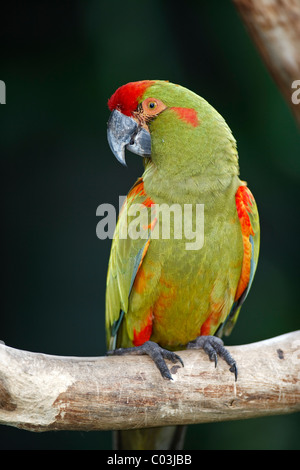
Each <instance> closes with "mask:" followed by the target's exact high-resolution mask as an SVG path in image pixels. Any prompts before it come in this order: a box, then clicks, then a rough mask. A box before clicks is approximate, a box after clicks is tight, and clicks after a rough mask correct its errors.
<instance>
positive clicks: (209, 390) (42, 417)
mask: <svg viewBox="0 0 300 470" xmlns="http://www.w3.org/2000/svg"><path fill="white" fill-rule="evenodd" d="M228 350H229V351H230V353H231V354H232V355H233V357H234V358H235V359H236V361H237V364H238V370H239V374H238V380H237V382H235V381H234V375H233V374H232V373H231V372H229V370H228V366H227V364H226V363H225V362H224V361H223V360H222V359H220V360H219V362H218V365H217V368H215V367H214V363H212V362H210V361H209V359H208V357H207V356H206V355H205V353H204V352H203V351H195V350H189V351H181V352H180V353H179V354H180V355H181V357H182V359H183V361H184V365H185V366H184V368H182V367H179V366H177V365H173V364H169V366H170V370H171V372H172V374H173V379H174V380H172V381H167V380H164V379H162V377H161V375H160V373H159V371H158V370H157V368H156V366H155V365H154V364H153V362H152V360H151V359H149V358H148V357H146V356H127V357H125V356H123V357H119V356H113V357H95V358H88V357H87V358H76V357H59V356H49V355H45V354H40V353H33V352H26V351H21V350H17V349H13V348H10V347H7V346H5V345H3V344H0V424H6V425H10V426H15V427H18V428H23V429H28V430H31V431H49V430H86V431H95V430H109V429H129V428H136V427H152V426H161V425H171V424H190V423H204V422H213V421H224V420H234V419H244V418H253V417H258V416H267V415H275V414H286V413H291V412H295V411H299V410H300V385H299V379H300V331H297V332H293V333H289V334H286V335H282V336H279V337H276V338H272V339H269V340H266V341H261V342H258V343H253V344H248V345H243V346H234V347H228Z"/></svg>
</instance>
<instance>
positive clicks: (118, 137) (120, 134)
mask: <svg viewBox="0 0 300 470" xmlns="http://www.w3.org/2000/svg"><path fill="white" fill-rule="evenodd" d="M107 140H108V143H109V146H110V148H111V151H112V152H113V154H114V156H115V157H116V159H117V160H119V162H120V163H122V165H125V166H126V162H125V148H127V150H129V151H130V152H133V153H136V154H137V155H141V156H142V157H149V156H150V155H151V137H150V133H149V132H148V131H146V129H144V128H143V127H140V126H139V125H138V123H137V122H136V121H135V120H134V119H133V118H131V117H129V116H125V115H124V114H122V113H120V111H118V110H116V109H115V110H114V111H113V112H112V113H111V115H110V118H109V120H108V124H107Z"/></svg>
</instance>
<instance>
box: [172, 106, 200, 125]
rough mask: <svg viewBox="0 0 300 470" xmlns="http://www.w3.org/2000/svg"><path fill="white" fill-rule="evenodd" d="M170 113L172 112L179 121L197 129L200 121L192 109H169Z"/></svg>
mask: <svg viewBox="0 0 300 470" xmlns="http://www.w3.org/2000/svg"><path fill="white" fill-rule="evenodd" d="M170 109H171V110H172V111H174V112H175V113H176V114H177V116H178V117H179V119H181V120H182V121H185V122H187V123H188V124H191V125H192V126H193V127H197V126H199V124H200V121H199V119H198V116H197V113H196V111H195V110H194V109H192V108H177V107H172V108H170Z"/></svg>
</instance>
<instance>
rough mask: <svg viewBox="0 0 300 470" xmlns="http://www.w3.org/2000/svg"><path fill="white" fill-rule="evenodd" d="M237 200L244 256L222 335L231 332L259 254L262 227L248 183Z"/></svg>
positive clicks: (251, 279)
mask: <svg viewBox="0 0 300 470" xmlns="http://www.w3.org/2000/svg"><path fill="white" fill-rule="evenodd" d="M235 201H236V208H237V213H238V217H239V220H240V224H241V231H242V237H243V246H244V257H243V264H242V271H241V276H240V279H239V283H238V286H237V290H236V294H235V300H234V303H233V305H232V308H231V310H230V313H229V315H228V317H227V318H226V320H225V322H224V323H223V324H222V325H220V327H219V329H218V331H217V332H216V335H217V336H221V335H222V334H223V333H224V334H225V335H226V336H227V335H229V334H230V333H231V331H232V329H233V327H234V325H235V323H236V321H237V318H238V315H239V313H240V310H241V307H242V305H243V303H244V301H245V300H246V297H247V295H248V293H249V291H250V288H251V285H252V281H253V278H254V274H255V271H256V267H257V262H258V255H259V245H260V228H259V216H258V210H257V206H256V202H255V199H254V197H253V195H252V193H251V191H250V189H249V188H248V187H247V186H246V185H241V186H239V188H238V189H237V192H236V196H235Z"/></svg>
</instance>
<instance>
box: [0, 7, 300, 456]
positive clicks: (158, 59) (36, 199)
mask: <svg viewBox="0 0 300 470" xmlns="http://www.w3.org/2000/svg"><path fill="white" fill-rule="evenodd" d="M174 5H177V4H176V3H174V2H173V1H170V0H165V1H162V0H161V1H160V0H152V2H141V1H136V0H133V1H131V2H123V1H120V0H110V1H109V2H102V1H97V0H88V1H83V0H81V1H80V0H75V1H57V0H55V1H54V0H52V1H50V0H40V1H36V2H22V1H14V0H12V1H10V2H6V3H5V5H3V6H1V29H0V51H1V53H0V79H1V80H3V81H4V82H5V83H6V90H7V96H6V103H7V104H6V105H2V106H1V107H0V151H1V188H2V191H3V193H2V198H1V208H2V209H1V211H2V212H1V213H2V216H1V220H2V229H1V237H2V242H1V244H0V249H1V263H2V282H1V320H0V325H1V328H0V339H1V340H3V341H4V342H5V343H6V344H7V345H8V346H12V347H15V348H20V349H25V350H29V351H35V352H43V353H47V354H57V355H66V356H67V355H71V356H76V355H77V356H97V355H104V354H105V335H104V302H105V281H106V270H107V264H108V258H109V251H110V246H111V240H109V239H107V240H99V239H98V238H97V237H96V225H97V222H98V221H99V218H97V217H96V209H97V207H98V205H99V204H102V203H110V204H113V205H115V207H118V198H119V195H125V194H127V191H128V189H129V188H130V187H131V185H132V184H133V182H134V181H135V180H136V178H137V177H138V176H139V175H141V174H142V161H141V159H140V158H139V157H137V156H136V155H133V154H128V156H127V164H128V167H127V168H124V167H122V166H121V165H120V164H119V163H118V162H117V160H116V159H115V158H114V157H113V155H112V153H111V151H110V150H109V147H108V144H107V141H106V123H107V119H108V116H109V112H108V109H107V99H108V98H109V97H110V95H111V94H112V93H113V92H114V91H115V90H116V88H117V87H118V86H120V85H122V84H124V83H126V82H129V81H136V80H142V79H166V80H169V81H172V82H175V83H179V84H181V85H183V86H185V87H187V88H189V89H191V90H193V91H194V92H196V93H198V94H199V95H201V96H203V97H204V98H205V99H206V100H207V101H208V102H210V103H211V104H212V105H213V106H214V107H215V108H216V109H217V110H218V111H219V112H220V113H221V114H222V115H223V116H224V118H225V119H226V121H227V122H228V124H229V126H230V127H231V129H232V131H233V134H234V136H235V138H236V139H237V142H238V151H239V156H240V169H241V178H242V179H244V180H246V181H247V182H248V184H249V187H250V188H251V191H252V192H253V194H254V195H255V198H256V200H257V204H258V208H259V211H260V218H261V232H262V235H261V255H260V262H259V266H258V270H257V274H256V278H255V281H254V283H253V286H252V290H251V293H250V295H249V297H248V299H247V302H246V303H245V305H244V307H243V309H242V312H241V315H240V318H239V321H238V323H237V326H236V328H235V329H234V331H233V333H232V335H231V336H230V337H229V338H228V340H227V344H243V343H250V342H255V341H260V340H263V339H266V338H270V337H273V336H277V335H280V334H283V333H287V332H290V331H293V330H296V329H298V328H299V320H298V318H299V299H298V293H299V292H298V289H299V262H300V260H299V249H298V244H297V242H298V237H299V230H300V227H299V204H298V198H299V179H300V158H299V157H300V135H299V130H298V129H297V127H296V124H295V122H294V120H293V117H292V116H291V113H290V110H289V109H288V107H287V105H286V103H285V102H284V101H283V98H282V97H281V95H280V93H279V91H278V90H277V88H276V86H275V85H274V83H273V81H272V80H271V78H270V76H269V74H268V72H267V70H266V69H265V67H264V65H263V64H262V61H261V59H260V57H259V55H258V53H257V51H256V49H255V47H254V45H253V44H252V42H251V40H250V38H249V37H248V34H247V32H246V30H245V29H244V26H243V24H242V22H241V20H240V18H239V16H238V15H237V12H236V10H235V8H234V6H233V5H232V3H231V1H230V0H228V1H225V2H220V1H218V0H202V1H201V2H199V1H191V0H187V1H186V2H184V6H183V5H181V6H180V8H179V7H178V6H174ZM299 78H300V77H295V79H299ZM299 106H300V105H299ZM299 424H300V420H299V414H293V415H286V416H275V417H269V418H260V419H253V420H246V421H236V422H225V423H215V424H205V425H204V424H203V425H194V426H190V427H189V431H188V435H187V439H186V446H185V448H186V449H187V450H192V449H297V448H299V447H300V446H299ZM0 448H1V449H16V450H18V449H66V450H68V449H111V433H110V432H90V433H84V432H46V433H41V434H38V433H30V432H28V431H22V430H18V429H15V428H10V427H5V426H0Z"/></svg>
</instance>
